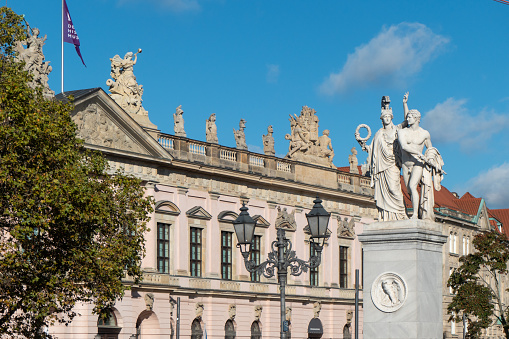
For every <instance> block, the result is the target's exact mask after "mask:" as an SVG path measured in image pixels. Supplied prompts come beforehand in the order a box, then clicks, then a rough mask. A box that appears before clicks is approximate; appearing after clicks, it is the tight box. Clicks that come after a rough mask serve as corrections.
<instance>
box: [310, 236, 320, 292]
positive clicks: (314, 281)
mask: <svg viewBox="0 0 509 339" xmlns="http://www.w3.org/2000/svg"><path fill="white" fill-rule="evenodd" d="M316 255H318V252H317V251H316V249H315V244H314V243H313V242H310V243H309V257H312V256H316ZM309 284H310V285H311V286H318V267H315V268H310V269H309Z"/></svg>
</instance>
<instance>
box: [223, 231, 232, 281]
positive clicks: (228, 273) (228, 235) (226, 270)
mask: <svg viewBox="0 0 509 339" xmlns="http://www.w3.org/2000/svg"><path fill="white" fill-rule="evenodd" d="M232 271H233V233H232V232H228V231H221V279H223V280H232Z"/></svg>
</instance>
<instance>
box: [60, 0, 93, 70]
mask: <svg viewBox="0 0 509 339" xmlns="http://www.w3.org/2000/svg"><path fill="white" fill-rule="evenodd" d="M62 24H63V25H64V42H68V43H71V44H73V45H74V48H76V53H78V55H79V57H80V58H81V62H82V63H83V65H84V66H85V67H87V65H85V61H83V57H82V56H81V52H80V38H79V37H78V33H76V30H75V29H74V25H73V24H72V20H71V15H70V14H69V9H68V8H67V3H66V2H65V0H64V22H63V23H62Z"/></svg>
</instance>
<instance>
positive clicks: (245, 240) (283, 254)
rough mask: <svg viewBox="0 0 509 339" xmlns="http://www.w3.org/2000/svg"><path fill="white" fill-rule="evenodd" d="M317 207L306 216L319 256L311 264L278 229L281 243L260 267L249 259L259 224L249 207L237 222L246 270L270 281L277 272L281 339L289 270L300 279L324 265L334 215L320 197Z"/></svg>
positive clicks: (237, 232)
mask: <svg viewBox="0 0 509 339" xmlns="http://www.w3.org/2000/svg"><path fill="white" fill-rule="evenodd" d="M313 203H314V204H315V205H314V206H313V209H312V210H311V211H310V212H309V213H307V214H306V218H307V220H308V225H309V231H310V232H311V238H310V241H311V242H312V243H313V244H314V249H315V250H316V255H315V254H312V255H311V257H310V258H309V262H308V261H304V260H301V259H299V258H297V256H296V254H295V251H293V250H292V243H291V241H290V240H288V239H287V238H286V237H285V230H284V229H283V228H278V230H277V240H276V241H273V242H272V251H271V252H270V253H269V254H268V258H267V260H265V261H264V262H262V263H260V264H259V265H256V263H255V262H254V261H253V260H250V259H249V255H250V253H251V247H252V246H251V245H252V242H253V235H254V230H255V226H256V222H255V221H254V220H253V219H252V218H251V216H249V213H248V212H247V210H248V209H247V207H246V206H245V204H243V205H242V207H241V208H240V211H241V212H240V214H239V217H238V218H237V219H236V220H235V221H234V222H233V226H234V228H235V233H236V234H237V239H238V244H237V247H239V248H240V252H241V253H242V256H243V257H244V264H245V266H246V269H247V270H248V271H249V272H251V273H253V272H258V273H261V274H263V276H264V277H266V278H272V277H273V276H274V274H275V269H276V268H277V275H278V281H279V292H280V296H281V339H284V338H286V334H285V332H286V331H285V327H284V322H285V317H286V314H285V309H286V307H285V288H286V276H287V272H288V268H289V269H290V274H291V275H293V276H299V275H301V274H302V272H307V270H308V268H316V267H318V266H319V265H320V262H321V255H322V249H323V245H324V243H325V239H326V238H327V229H328V225H329V219H330V213H328V212H327V211H326V210H325V209H324V208H323V206H322V200H320V198H318V197H317V198H316V200H315V201H313Z"/></svg>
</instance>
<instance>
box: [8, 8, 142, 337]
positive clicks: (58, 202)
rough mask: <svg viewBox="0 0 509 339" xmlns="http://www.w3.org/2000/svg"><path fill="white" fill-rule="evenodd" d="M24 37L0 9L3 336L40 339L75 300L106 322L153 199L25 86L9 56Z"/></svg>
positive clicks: (133, 270)
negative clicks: (115, 170) (112, 172)
mask: <svg viewBox="0 0 509 339" xmlns="http://www.w3.org/2000/svg"><path fill="white" fill-rule="evenodd" d="M26 37H27V27H26V25H25V24H24V20H23V18H22V17H21V16H19V15H16V14H15V13H14V12H13V11H12V10H11V9H9V8H7V7H2V8H0V228H1V229H0V237H1V239H0V336H1V337H3V336H5V335H6V336H8V337H17V336H25V337H27V338H44V337H46V334H44V331H42V329H43V328H44V327H46V326H48V325H49V324H51V323H54V322H55V321H58V322H69V321H70V320H72V318H73V317H74V316H75V315H76V314H75V313H74V312H73V307H74V306H75V304H76V303H77V302H92V303H94V304H95V308H94V311H95V312H96V313H99V314H105V313H106V312H107V310H108V308H110V307H112V306H113V305H114V303H115V301H116V300H117V299H118V298H121V297H122V296H123V294H124V291H125V286H124V285H123V284H122V281H121V279H122V277H124V275H125V274H126V273H127V274H129V275H130V276H133V277H135V278H136V279H139V278H140V277H141V269H140V266H139V265H140V261H141V259H142V257H143V255H144V253H145V247H144V233H145V232H146V231H147V228H146V222H147V221H148V218H149V214H150V213H151V211H152V210H151V209H152V207H151V206H152V199H150V198H147V197H145V195H144V190H143V188H141V186H140V182H139V180H138V179H136V178H134V177H129V176H125V175H122V174H120V173H117V174H116V175H108V174H107V161H106V160H105V158H104V157H103V156H102V155H101V154H99V153H94V152H92V151H89V150H87V149H85V148H84V146H83V142H82V141H81V140H79V139H77V137H76V125H75V124H74V123H73V122H72V120H71V117H70V112H71V111H72V109H73V107H72V104H64V103H62V102H58V101H55V100H45V99H44V98H43V96H42V89H41V88H36V89H31V88H30V87H29V86H28V85H27V82H28V81H29V80H30V75H29V74H27V73H26V72H24V71H23V65H21V64H19V63H17V62H15V61H14V50H13V46H14V42H15V41H16V40H24V39H26Z"/></svg>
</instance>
